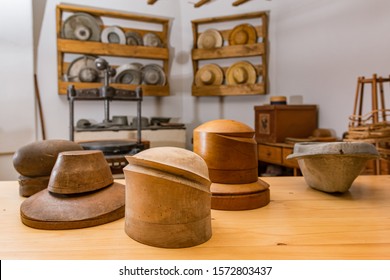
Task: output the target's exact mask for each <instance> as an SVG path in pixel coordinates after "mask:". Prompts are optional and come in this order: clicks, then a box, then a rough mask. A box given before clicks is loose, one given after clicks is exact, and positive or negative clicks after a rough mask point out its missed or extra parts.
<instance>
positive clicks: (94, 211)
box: [20, 183, 125, 230]
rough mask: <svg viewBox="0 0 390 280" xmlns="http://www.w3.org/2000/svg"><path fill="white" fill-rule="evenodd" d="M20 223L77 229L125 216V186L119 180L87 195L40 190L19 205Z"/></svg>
mask: <svg viewBox="0 0 390 280" xmlns="http://www.w3.org/2000/svg"><path fill="white" fill-rule="evenodd" d="M20 213H21V219H22V222H23V224H25V225H27V226H29V227H33V228H38V229H50V230H55V229H76V228H86V227H92V226H97V225H101V224H105V223H108V222H112V221H115V220H117V219H120V218H123V217H124V215H125V186H124V185H122V184H119V183H113V184H112V185H110V186H108V187H106V188H104V189H101V190H98V191H94V192H90V193H88V194H77V195H63V194H55V193H51V192H49V191H48V189H45V190H42V191H40V192H38V193H36V194H34V195H32V196H30V197H29V198H27V199H26V200H25V201H24V202H23V203H22V205H21V207H20Z"/></svg>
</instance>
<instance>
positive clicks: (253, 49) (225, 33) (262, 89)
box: [192, 12, 268, 96]
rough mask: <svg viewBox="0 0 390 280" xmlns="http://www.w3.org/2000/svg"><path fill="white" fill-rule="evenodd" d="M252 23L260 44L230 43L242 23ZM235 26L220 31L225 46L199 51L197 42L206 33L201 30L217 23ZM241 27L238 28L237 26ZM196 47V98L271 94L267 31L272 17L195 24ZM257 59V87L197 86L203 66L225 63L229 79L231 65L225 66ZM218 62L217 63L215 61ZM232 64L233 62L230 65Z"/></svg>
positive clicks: (251, 16)
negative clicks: (253, 21)
mask: <svg viewBox="0 0 390 280" xmlns="http://www.w3.org/2000/svg"><path fill="white" fill-rule="evenodd" d="M249 20H255V21H256V24H253V26H254V28H255V30H256V33H257V41H256V42H255V43H251V44H243V45H229V44H227V43H226V42H228V40H229V35H230V33H231V32H232V30H233V29H234V26H237V25H238V24H240V23H241V24H242V23H246V22H247V21H249ZM233 22H234V24H235V25H234V26H233V27H232V28H229V29H225V28H223V29H222V28H219V29H218V32H219V33H220V34H221V35H222V38H223V42H225V44H224V45H223V46H222V47H218V48H212V49H204V48H198V46H197V42H198V39H199V36H200V35H201V34H202V32H203V31H202V32H201V28H203V29H204V28H207V27H208V26H211V25H213V24H221V23H223V24H222V26H225V23H226V25H228V23H233ZM236 24H237V25H236ZM192 30H193V40H194V46H193V50H192V62H193V72H194V83H193V86H192V95H194V96H229V95H258V94H265V93H267V80H268V73H267V30H268V15H267V13H266V12H254V13H247V14H241V15H233V16H223V17H213V18H206V19H199V20H193V21H192ZM250 57H254V58H255V59H256V63H252V64H253V66H254V68H255V69H256V75H257V80H256V82H255V83H253V84H249V83H248V84H239V85H227V84H226V83H223V84H221V85H205V86H203V85H202V86H197V85H196V84H195V75H196V73H197V71H198V70H199V69H200V63H201V62H203V63H205V62H207V61H211V60H217V61H220V62H221V63H217V64H220V65H221V68H222V70H223V72H224V75H225V76H226V71H227V70H228V67H229V66H224V65H222V62H223V61H226V60H227V59H229V60H231V59H233V60H236V61H241V60H245V59H249V58H250ZM213 63H214V62H213ZM230 63H231V62H230Z"/></svg>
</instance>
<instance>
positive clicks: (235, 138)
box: [194, 120, 258, 184]
mask: <svg viewBox="0 0 390 280" xmlns="http://www.w3.org/2000/svg"><path fill="white" fill-rule="evenodd" d="M254 134H255V131H254V130H253V129H252V128H250V127H249V126H247V125H245V124H242V123H239V122H236V121H232V120H215V121H211V122H207V123H205V124H203V125H200V126H199V127H197V128H195V129H194V152H195V153H197V154H199V155H200V156H201V157H202V158H203V159H204V160H205V161H206V162H207V165H208V168H209V174H210V180H211V181H212V182H213V183H226V184H248V183H252V182H256V181H257V179H258V171H257V145H256V141H255V140H254V138H253V137H254Z"/></svg>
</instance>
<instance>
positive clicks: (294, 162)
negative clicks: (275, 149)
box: [282, 148, 299, 168]
mask: <svg viewBox="0 0 390 280" xmlns="http://www.w3.org/2000/svg"><path fill="white" fill-rule="evenodd" d="M292 153H293V149H292V148H283V151H282V161H283V165H284V166H287V167H291V168H299V165H298V161H297V160H296V159H286V157H287V156H288V155H289V154H292Z"/></svg>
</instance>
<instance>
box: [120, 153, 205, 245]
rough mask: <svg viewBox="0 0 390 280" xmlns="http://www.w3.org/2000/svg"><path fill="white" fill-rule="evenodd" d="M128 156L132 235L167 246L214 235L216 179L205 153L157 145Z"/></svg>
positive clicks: (195, 242)
mask: <svg viewBox="0 0 390 280" xmlns="http://www.w3.org/2000/svg"><path fill="white" fill-rule="evenodd" d="M126 159H127V161H128V162H129V164H128V165H127V166H126V167H125V168H124V169H123V171H124V174H125V180H126V210H125V232H126V233H127V235H129V236H130V237H131V238H132V239H134V240H136V241H138V242H140V243H143V244H147V245H150V246H155V247H162V248H184V247H191V246H195V245H198V244H201V243H204V242H206V241H207V240H209V239H210V238H211V194H210V184H211V182H210V180H209V178H208V168H207V164H206V163H205V161H204V160H203V159H202V158H201V157H200V156H198V155H197V154H195V153H193V152H192V151H189V150H186V149H182V148H176V147H157V148H151V149H148V150H144V151H142V152H140V153H138V154H136V155H134V156H126Z"/></svg>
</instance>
